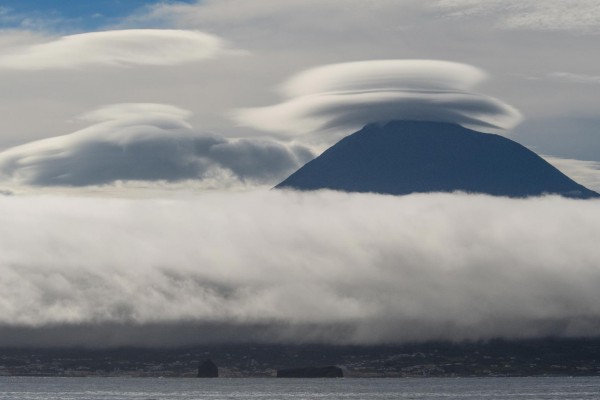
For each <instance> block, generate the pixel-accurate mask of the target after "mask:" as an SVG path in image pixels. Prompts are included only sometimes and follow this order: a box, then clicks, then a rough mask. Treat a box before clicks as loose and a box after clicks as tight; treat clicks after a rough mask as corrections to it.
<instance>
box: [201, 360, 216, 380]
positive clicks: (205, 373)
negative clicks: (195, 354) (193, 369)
mask: <svg viewBox="0 0 600 400" xmlns="http://www.w3.org/2000/svg"><path fill="white" fill-rule="evenodd" d="M218 377H219V368H218V367H217V365H216V364H215V363H214V362H212V360H210V359H208V360H206V361H204V362H203V363H202V364H200V365H199V366H198V378H218Z"/></svg>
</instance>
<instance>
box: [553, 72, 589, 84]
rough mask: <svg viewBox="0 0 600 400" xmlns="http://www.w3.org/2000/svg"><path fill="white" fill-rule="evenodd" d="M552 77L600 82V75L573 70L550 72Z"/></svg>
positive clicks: (561, 79)
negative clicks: (575, 72) (578, 72)
mask: <svg viewBox="0 0 600 400" xmlns="http://www.w3.org/2000/svg"><path fill="white" fill-rule="evenodd" d="M548 77H549V78H550V79H555V80H558V81H565V82H573V83H584V84H589V83H595V84H598V83H600V75H587V74H574V73H572V72H552V73H550V74H548Z"/></svg>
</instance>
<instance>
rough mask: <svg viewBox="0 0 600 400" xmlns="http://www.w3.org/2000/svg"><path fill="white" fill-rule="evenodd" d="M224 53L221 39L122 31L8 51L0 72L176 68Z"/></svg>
mask: <svg viewBox="0 0 600 400" xmlns="http://www.w3.org/2000/svg"><path fill="white" fill-rule="evenodd" d="M224 52H225V44H224V41H223V40H222V39H220V38H218V37H216V36H213V35H210V34H207V33H203V32H199V31H191V30H174V29H124V30H113V31H103V32H88V33H80V34H76V35H69V36H63V37H61V38H58V39H56V40H52V41H49V42H46V43H38V44H33V45H28V46H16V47H14V48H9V49H8V50H6V51H5V52H4V53H3V54H2V55H0V68H9V69H18V70H29V71H35V70H44V69H63V68H79V67H83V66H93V65H105V66H132V65H177V64H182V63H186V62H193V61H200V60H205V59H210V58H215V57H216V56H218V55H220V54H222V53H224Z"/></svg>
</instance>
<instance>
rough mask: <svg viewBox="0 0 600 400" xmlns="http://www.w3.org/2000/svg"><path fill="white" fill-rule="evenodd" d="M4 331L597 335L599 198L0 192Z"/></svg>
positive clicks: (319, 337) (141, 340) (107, 339)
mask: <svg viewBox="0 0 600 400" xmlns="http://www.w3.org/2000/svg"><path fill="white" fill-rule="evenodd" d="M0 214H1V215H0V217H1V219H2V221H3V224H2V225H0V276H1V277H2V278H1V279H0V292H1V293H2V298H1V299H0V345H17V344H18V345H48V346H50V345H54V346H58V345H81V344H82V345H90V346H116V345H124V344H129V345H149V346H152V345H182V344H193V343H202V342H210V341H263V342H307V341H310V342H324V343H333V344H338V343H389V342H403V341H408V340H433V339H436V340H437V339H448V340H461V339H485V338H492V337H507V338H516V337H536V336H546V335H558V336H589V335H600V306H599V304H600V292H599V291H598V287H599V285H600V265H599V264H598V260H600V250H599V249H598V243H599V242H600V202H598V201H592V200H590V201H582V200H568V199H564V198H560V197H544V198H531V199H507V198H495V197H490V196H483V195H481V196H480V195H466V194H430V195H410V196H403V197H394V196H384V195H374V194H345V193H337V192H328V191H323V192H312V193H296V192H284V191H267V192H246V193H228V194H224V193H211V194H203V195H201V196H195V197H188V198H181V199H169V200H165V199H162V200H161V199H154V200H149V199H145V200H131V199H105V198H103V199H99V198H90V197H88V198H79V197H65V196H62V197H59V196H37V197H36V196H10V197H6V196H0Z"/></svg>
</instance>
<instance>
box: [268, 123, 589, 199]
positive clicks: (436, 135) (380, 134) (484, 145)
mask: <svg viewBox="0 0 600 400" xmlns="http://www.w3.org/2000/svg"><path fill="white" fill-rule="evenodd" d="M276 188H279V189H284V188H288V189H295V190H318V189H332V190H339V191H344V192H373V193H384V194H393V195H404V194H410V193H430V192H454V191H462V192H468V193H485V194H490V195H494V196H508V197H529V196H540V195H544V194H557V195H561V196H565V197H571V198H581V199H587V198H595V197H600V195H599V194H598V193H596V192H594V191H592V190H590V189H587V188H586V187H584V186H582V185H580V184H578V183H576V182H575V181H573V180H572V179H570V178H569V177H567V176H566V175H564V174H563V173H562V172H560V171H559V170H557V169H556V168H555V167H553V166H552V165H550V164H549V163H548V162H547V161H545V160H544V159H543V158H541V157H540V156H538V155H537V154H535V153H534V152H532V151H531V150H529V149H527V148H525V147H524V146H522V145H520V144H518V143H516V142H514V141H512V140H510V139H507V138H505V137H503V136H499V135H494V134H489V133H481V132H476V131H473V130H470V129H467V128H464V127H462V126H460V125H457V124H450V123H438V122H420V121H392V122H388V123H386V124H369V125H367V126H365V127H364V128H362V129H361V130H360V131H358V132H356V133H354V134H352V135H350V136H347V137H345V138H344V139H342V140H340V141H339V142H338V143H336V144H335V145H333V146H332V147H330V148H329V149H328V150H326V151H325V152H324V153H323V154H321V155H320V156H319V157H317V158H315V159H314V160H312V161H310V162H308V163H307V164H306V165H304V166H303V167H302V168H300V169H299V170H297V171H296V172H294V173H293V174H292V175H291V176H289V177H288V178H287V179H286V180H284V181H283V182H281V183H280V184H279V185H277V186H276Z"/></svg>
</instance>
